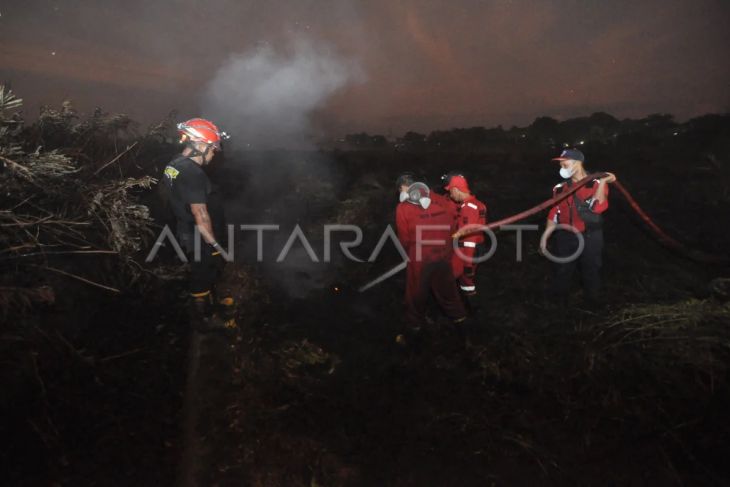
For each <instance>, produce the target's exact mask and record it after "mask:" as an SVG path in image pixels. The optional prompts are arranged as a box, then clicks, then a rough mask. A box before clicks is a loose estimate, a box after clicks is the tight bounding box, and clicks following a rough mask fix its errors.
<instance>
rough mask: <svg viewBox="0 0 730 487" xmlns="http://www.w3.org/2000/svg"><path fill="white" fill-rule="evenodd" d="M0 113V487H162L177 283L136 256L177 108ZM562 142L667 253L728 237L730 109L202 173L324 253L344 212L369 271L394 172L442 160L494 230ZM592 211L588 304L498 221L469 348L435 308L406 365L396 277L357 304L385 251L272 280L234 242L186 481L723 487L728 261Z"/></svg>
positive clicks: (179, 298) (543, 175) (171, 463)
mask: <svg viewBox="0 0 730 487" xmlns="http://www.w3.org/2000/svg"><path fill="white" fill-rule="evenodd" d="M20 107H21V101H20V100H19V99H17V98H15V96H14V95H13V94H12V93H11V92H10V91H9V90H7V89H5V88H2V90H0V179H1V180H2V189H3V191H2V196H1V197H0V268H1V269H2V274H1V277H0V316H2V325H0V360H1V361H2V368H1V369H0V380H1V381H2V388H3V395H2V398H1V399H0V413H1V414H2V418H3V419H2V422H1V423H0V428H1V433H2V438H3V442H4V448H3V450H2V452H1V453H0V471H2V472H3V473H2V474H0V475H2V476H3V477H2V479H1V480H2V482H4V483H7V484H8V485H170V484H172V483H174V482H175V480H176V476H177V472H178V468H179V463H180V461H181V458H183V450H184V449H185V448H184V447H185V445H183V442H184V436H183V433H182V427H181V422H182V411H183V391H184V387H185V381H186V377H185V374H186V350H187V342H188V336H189V333H190V331H189V329H188V323H187V313H186V309H185V298H184V296H185V289H186V283H185V281H184V279H183V278H184V266H182V265H180V264H179V263H177V262H175V261H174V259H173V257H174V255H173V253H172V251H171V250H170V249H167V248H165V249H163V251H162V252H161V255H160V256H159V258H158V259H156V260H155V261H153V262H152V263H145V262H144V258H145V256H146V254H147V252H148V251H149V249H150V246H151V244H152V242H154V240H155V238H156V235H157V234H158V232H159V230H160V228H161V226H162V225H163V224H165V223H167V222H168V221H169V220H168V219H167V218H168V217H167V216H166V215H167V213H166V210H165V208H164V204H163V202H162V201H161V199H160V197H159V195H158V192H157V189H156V184H155V183H156V179H157V178H158V176H159V175H160V174H161V171H162V168H163V167H164V165H165V164H166V163H167V162H168V160H169V159H170V158H171V157H172V156H173V155H174V154H175V153H176V152H177V151H178V148H177V147H176V146H175V145H174V144H173V142H174V140H173V139H172V137H173V136H174V130H173V127H172V122H171V120H172V118H170V119H169V120H166V121H163V122H162V123H160V124H158V125H155V126H152V127H150V128H148V129H146V130H141V129H140V127H139V126H138V125H137V124H135V123H134V122H133V121H131V120H130V119H129V118H128V117H126V116H124V115H112V114H107V113H104V112H102V111H101V110H97V111H96V112H94V113H93V114H91V116H89V117H80V116H79V114H77V113H76V112H75V111H74V109H73V107H72V105H71V104H70V103H65V104H63V105H62V106H61V107H60V108H44V109H43V110H42V111H41V114H40V116H39V118H38V120H37V121H36V122H34V123H32V124H26V123H24V121H23V119H22V117H21V116H20V115H19V113H20V112H19V109H20ZM234 143H235V141H234ZM563 143H567V144H570V145H578V146H580V147H581V149H582V150H584V151H585V153H586V154H587V155H588V166H589V167H590V168H591V169H595V170H609V171H612V172H615V173H616V174H617V175H618V177H619V178H620V179H621V180H622V182H624V184H625V185H626V186H627V187H628V188H629V189H630V190H631V191H632V192H633V193H634V195H635V196H636V197H637V199H639V200H640V202H641V204H642V205H643V206H645V208H646V210H647V211H648V213H650V214H651V215H652V216H653V217H655V219H656V221H657V223H658V224H659V225H660V226H662V227H663V228H665V229H666V230H667V231H668V232H669V233H671V234H672V235H674V236H676V237H678V238H680V239H681V240H682V241H683V242H684V243H687V244H688V245H691V246H694V247H696V248H700V249H702V250H704V251H706V252H714V253H726V252H727V249H728V248H730V233H729V232H728V230H727V228H726V226H725V222H726V221H727V213H728V210H729V209H730V116H727V115H707V116H704V117H700V118H696V119H693V120H690V121H688V122H684V123H677V122H675V121H674V120H673V119H672V117H671V116H670V115H654V116H649V117H647V118H645V119H642V120H621V121H620V120H617V119H615V118H614V117H612V116H610V115H607V114H594V115H591V116H590V117H585V118H580V119H574V120H567V121H563V122H558V121H556V120H553V119H550V118H547V117H543V118H539V119H537V120H535V122H534V123H533V124H531V125H530V126H529V127H525V128H517V127H515V128H512V129H508V130H505V129H502V128H501V127H498V128H491V129H488V128H481V127H478V128H472V129H458V130H452V131H440V132H433V133H431V134H428V135H425V134H416V133H408V134H406V135H404V136H403V137H401V138H399V139H397V140H388V139H387V138H385V137H374V136H370V135H368V134H355V135H351V136H348V137H346V138H344V139H342V140H340V141H337V142H335V143H332V144H329V143H328V144H323V148H322V149H321V150H319V151H311V152H284V151H281V152H276V151H270V152H254V151H241V152H237V151H235V150H228V151H227V153H226V154H225V157H224V159H223V160H220V161H217V162H215V163H214V167H213V171H212V174H211V176H212V179H213V181H214V182H215V183H217V184H218V185H219V186H220V189H221V191H222V192H223V194H224V195H225V196H226V199H227V204H228V207H227V210H228V214H229V217H230V218H231V222H232V223H236V224H239V223H249V224H250V223H272V222H274V223H282V225H290V226H293V225H295V224H299V225H300V226H301V228H302V229H304V231H305V233H306V235H307V237H308V239H309V241H310V243H311V244H312V246H313V248H315V249H317V252H318V254H319V257H320V260H321V258H322V254H321V252H320V249H322V244H323V242H322V239H323V237H322V234H321V225H323V224H325V223H340V224H356V225H359V226H361V227H362V228H363V232H364V237H365V238H364V242H363V244H362V246H361V247H362V248H358V249H355V250H354V251H353V252H354V253H355V254H356V255H357V256H358V257H361V258H363V259H367V257H368V255H369V254H370V250H372V248H373V246H374V245H375V244H376V242H377V240H378V238H379V237H380V235H381V233H382V230H383V229H384V228H385V226H386V225H387V224H388V223H391V220H392V214H393V208H394V206H395V191H394V189H393V179H394V177H395V175H396V174H397V173H398V172H400V171H403V170H411V171H416V172H418V173H422V174H424V175H425V176H426V178H427V179H429V180H430V181H431V182H432V183H435V182H436V181H437V178H438V176H439V175H440V174H441V173H443V172H446V171H447V170H449V169H454V168H458V169H461V170H463V171H465V172H466V173H467V174H468V175H469V176H470V177H471V179H472V180H473V181H474V189H475V192H476V193H477V195H478V196H480V197H481V198H482V199H483V200H485V201H486V203H487V204H488V206H489V217H490V220H496V219H498V218H501V217H505V216H508V215H511V214H513V213H515V212H517V211H520V210H523V209H525V208H527V207H529V206H532V205H534V204H536V203H537V202H539V201H542V200H543V199H545V198H547V197H549V196H550V188H551V187H552V185H553V184H554V182H555V179H556V178H557V173H556V171H555V167H554V166H552V165H550V164H549V163H548V162H546V161H547V160H548V159H549V157H550V156H552V155H554V152H555V150H556V148H559V147H560V146H562V144H563ZM262 174H263V175H265V177H264V178H263V179H266V180H274V181H276V188H277V191H276V194H275V195H272V193H271V188H270V187H267V186H265V185H262V184H258V182H259V181H261V180H262ZM611 205H612V206H611V209H610V210H609V213H608V214H607V220H606V253H605V264H604V270H605V273H604V281H605V284H606V293H605V294H606V296H605V297H606V301H607V303H606V306H605V308H603V309H601V310H599V311H595V310H589V309H586V308H585V307H584V306H583V302H582V299H581V295H580V292H579V291H577V290H576V296H575V299H574V300H573V301H572V302H571V307H570V308H569V309H556V308H555V307H554V306H551V304H550V303H544V302H543V301H542V291H543V288H544V284H545V282H544V281H545V277H546V276H547V274H548V273H549V266H548V264H547V263H546V262H545V261H544V259H542V258H541V257H540V256H539V255H538V254H537V235H536V234H535V235H530V234H526V235H525V238H524V243H523V249H522V250H523V260H522V262H515V245H516V238H515V235H514V234H509V233H505V234H500V235H499V239H500V240H499V248H498V251H497V253H496V254H495V256H494V258H493V259H491V260H490V261H488V262H487V263H486V264H484V265H482V266H481V267H480V270H479V275H478V279H479V288H480V300H481V302H482V303H481V304H482V308H483V311H482V313H481V314H480V316H479V323H480V331H479V333H478V334H477V336H475V337H474V340H473V342H474V343H473V346H472V347H470V348H469V349H468V350H466V351H464V350H463V349H461V348H460V347H459V346H458V342H457V340H456V338H455V337H454V336H452V335H451V334H450V332H449V329H448V326H447V324H446V322H445V321H444V319H442V318H441V317H440V315H439V311H438V310H437V309H433V310H431V315H432V316H433V317H434V323H433V325H431V326H430V328H429V330H428V336H429V338H428V340H427V341H426V343H425V345H424V348H423V350H422V351H421V353H419V354H412V353H409V352H405V351H403V350H401V349H399V348H398V347H397V346H396V345H395V344H394V343H393V338H394V336H395V334H396V333H397V332H398V330H399V326H400V314H401V293H402V277H396V278H395V279H392V280H389V281H387V282H385V283H384V284H382V285H380V286H377V287H375V288H373V289H372V290H370V291H368V292H367V293H357V292H356V289H357V287H358V286H359V285H361V284H363V283H364V282H366V281H367V280H368V279H370V278H372V277H375V276H377V275H378V274H379V273H381V272H383V271H384V270H387V269H388V268H389V267H391V266H393V265H395V264H397V263H398V256H397V253H396V252H395V250H394V249H390V250H387V251H386V252H384V253H383V255H382V256H381V258H380V259H379V260H378V261H376V262H374V263H364V264H363V263H356V262H350V261H347V260H345V259H342V258H341V256H340V257H337V256H335V258H334V259H333V262H331V263H328V264H325V263H323V262H320V263H318V264H317V265H306V266H304V265H298V264H297V262H296V259H295V261H294V262H292V261H289V262H284V263H282V265H281V266H279V267H277V265H275V264H274V263H272V262H269V261H267V262H263V263H261V264H257V263H256V262H255V251H251V242H252V241H254V240H255V237H252V236H251V235H250V234H248V235H244V234H243V233H241V234H237V240H236V242H237V247H236V251H237V252H236V254H237V258H236V262H235V263H233V264H229V266H228V268H227V272H226V276H225V279H224V285H225V286H226V287H227V288H228V289H230V290H231V291H232V293H233V294H234V295H235V297H236V299H237V301H238V302H239V303H240V304H239V312H238V317H237V321H238V324H239V330H238V332H237V333H236V334H235V335H234V336H229V337H218V338H211V339H210V341H209V342H208V345H207V348H206V349H205V350H203V352H202V358H201V360H202V362H201V363H202V364H203V367H202V370H201V374H203V378H204V380H203V381H202V382H203V383H204V384H205V385H204V386H203V388H202V390H201V391H199V394H200V396H201V397H203V398H204V399H203V401H202V408H201V411H200V414H199V416H200V418H201V420H200V423H199V424H197V425H196V430H195V434H196V435H197V442H196V443H197V446H196V448H197V450H196V452H195V453H196V456H197V458H198V463H199V469H198V470H197V471H196V472H194V475H195V476H196V480H197V481H198V483H199V484H200V485H261V486H270V485H275V486H278V485H282V486H284V485H286V486H296V485H302V486H304V485H307V486H315V485H317V486H349V485H538V484H547V485H566V484H569V485H570V484H577V485H625V484H632V483H645V484H650V485H652V484H653V485H689V484H691V485H722V484H725V483H727V482H730V470H728V465H727V462H726V451H727V445H728V444H730V427H729V426H728V422H727V418H726V416H727V411H728V409H729V408H730V375H729V372H728V370H729V367H730V304H729V302H728V296H729V294H730V290H729V289H730V286H729V285H728V281H727V277H728V274H727V272H728V269H727V267H722V266H708V265H706V264H698V263H695V262H692V261H689V260H687V259H685V258H684V257H682V256H680V255H677V254H674V253H672V252H671V251H669V250H667V249H664V248H662V247H661V246H660V245H659V244H657V243H656V241H654V240H653V239H652V237H651V236H650V235H649V234H648V233H647V232H646V231H645V229H644V228H643V227H642V226H641V223H640V222H639V221H638V219H636V218H635V216H634V215H633V214H632V212H631V210H630V208H628V206H626V205H624V204H622V202H621V201H620V200H619V198H618V197H616V198H614V199H612V202H611ZM543 219H544V215H541V216H539V217H536V218H534V219H532V220H530V221H529V222H528V223H538V224H541V223H542V220H543ZM286 234H287V235H285V237H284V238H286V236H288V232H286ZM238 237H240V238H238ZM281 244H283V242H280V243H279V245H278V246H277V245H273V246H270V247H266V253H267V255H268V254H269V253H273V254H274V255H273V257H272V256H270V255H269V256H268V258H269V260H271V259H272V258H275V257H276V254H278V251H279V250H280V248H281ZM295 247H296V246H295ZM337 253H338V250H337V249H333V254H337ZM576 289H577V288H576Z"/></svg>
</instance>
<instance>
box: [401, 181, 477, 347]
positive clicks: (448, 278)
mask: <svg viewBox="0 0 730 487" xmlns="http://www.w3.org/2000/svg"><path fill="white" fill-rule="evenodd" d="M396 186H397V188H398V191H399V193H400V198H399V199H400V203H399V204H398V206H397V207H396V212H395V221H396V230H397V233H398V240H399V241H400V243H401V245H402V246H403V249H404V250H405V251H406V254H407V256H408V267H407V268H406V273H407V276H406V293H405V312H406V322H407V327H406V331H405V333H404V334H402V335H398V337H396V342H398V343H401V344H409V343H410V344H411V345H414V342H416V343H417V342H418V341H419V340H420V336H421V329H422V326H423V325H424V324H425V322H426V304H427V302H428V298H429V296H430V295H431V294H432V293H433V295H434V297H435V298H436V300H437V301H438V303H439V305H440V306H441V309H442V310H443V312H444V313H445V314H446V315H447V316H448V317H449V318H450V319H451V321H452V323H453V325H454V327H455V331H456V332H457V333H458V334H459V335H460V336H461V337H462V338H464V339H466V329H465V327H466V326H467V323H466V321H467V320H466V318H467V316H466V310H465V309H464V303H463V302H462V300H461V297H460V296H459V291H458V289H457V288H456V282H455V281H454V278H453V274H452V270H451V258H452V255H453V252H454V249H453V247H452V240H451V234H452V233H453V229H454V215H453V212H452V210H451V209H450V208H449V207H448V206H447V205H446V198H445V197H443V196H437V195H436V194H432V193H431V191H430V189H429V188H428V186H426V185H425V184H424V183H422V182H418V181H416V180H415V178H414V176H413V175H412V174H408V173H407V174H402V175H401V176H399V177H398V179H397V182H396ZM432 196H433V199H432Z"/></svg>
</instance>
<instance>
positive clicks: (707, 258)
mask: <svg viewBox="0 0 730 487" xmlns="http://www.w3.org/2000/svg"><path fill="white" fill-rule="evenodd" d="M604 176H607V174H606V173H595V174H589V175H588V176H586V177H584V178H583V179H581V180H580V181H578V182H577V183H575V184H573V185H571V186H570V187H569V188H568V190H567V191H563V192H561V193H560V194H558V195H557V196H554V197H552V198H550V199H548V200H545V201H543V202H542V203H540V204H539V205H536V206H533V207H532V208H530V209H528V210H525V211H522V212H520V213H516V214H514V215H512V216H509V217H507V218H503V219H501V220H498V221H496V222H492V223H487V224H486V225H474V226H473V227H472V229H473V230H472V231H471V232H470V231H469V226H467V227H464V229H462V230H461V231H460V234H461V236H464V235H468V234H470V233H478V232H483V231H487V230H497V229H499V228H500V227H503V226H505V225H510V224H512V223H515V222H518V221H520V220H524V219H525V218H528V217H530V216H532V215H534V214H536V213H539V212H541V211H543V210H545V209H547V208H551V207H553V206H555V205H557V204H558V203H560V202H561V201H563V200H565V199H566V198H569V197H571V196H572V195H573V193H575V192H576V191H578V190H579V189H580V188H582V187H583V186H585V185H586V184H588V183H590V182H591V181H593V180H595V179H600V178H602V177H604ZM611 184H612V185H613V186H614V187H615V188H616V189H617V190H618V191H619V192H620V193H621V194H622V195H623V196H624V198H626V201H627V202H628V203H629V205H630V206H631V208H633V210H634V211H635V212H636V213H637V214H638V215H639V217H640V218H641V219H642V220H643V221H644V223H646V224H647V226H648V227H649V228H650V229H651V230H652V231H653V232H654V233H655V234H656V235H657V237H658V238H659V241H660V242H661V243H662V244H663V245H665V246H667V247H669V248H670V249H672V250H675V251H677V252H679V253H680V254H682V255H684V256H685V257H687V258H689V259H691V260H694V261H696V262H702V263H710V264H728V263H730V257H728V256H721V255H713V254H708V253H705V252H701V251H699V250H693V249H690V248H689V247H687V246H686V245H684V244H683V243H681V242H679V241H678V240H675V239H674V238H672V237H670V236H669V235H667V234H666V233H665V232H664V231H663V230H662V229H661V228H659V226H658V225H657V224H656V223H654V221H653V220H652V219H651V218H649V215H647V214H646V212H645V211H644V210H643V209H642V208H641V207H640V206H639V204H638V203H637V202H636V200H635V199H634V198H633V197H632V196H631V194H630V193H629V192H628V190H627V189H626V188H625V187H624V186H623V185H622V184H621V183H620V182H618V181H614V182H613V183H611ZM406 266H407V263H406V262H401V263H400V264H398V265H397V266H395V267H393V268H392V269H390V270H389V271H388V272H386V273H384V274H383V275H381V276H380V277H378V278H377V279H375V280H373V281H370V282H369V283H367V284H366V285H364V286H362V287H361V288H360V289H359V291H360V292H363V291H367V290H368V289H370V288H371V287H373V286H375V285H376V284H379V283H381V282H383V281H384V280H385V279H388V278H389V277H391V276H393V275H395V274H397V273H398V272H400V271H402V270H403V269H405V268H406Z"/></svg>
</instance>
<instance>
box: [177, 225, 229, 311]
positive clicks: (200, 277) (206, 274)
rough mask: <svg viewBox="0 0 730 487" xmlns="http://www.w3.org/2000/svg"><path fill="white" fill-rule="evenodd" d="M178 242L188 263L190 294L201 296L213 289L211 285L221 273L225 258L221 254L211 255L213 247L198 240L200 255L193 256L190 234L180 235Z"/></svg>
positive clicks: (193, 249)
mask: <svg viewBox="0 0 730 487" xmlns="http://www.w3.org/2000/svg"><path fill="white" fill-rule="evenodd" d="M180 244H181V245H182V247H183V249H185V254H186V256H187V258H188V262H189V263H190V294H191V295H193V296H196V295H197V296H201V295H205V294H206V293H210V292H212V291H213V287H214V286H215V284H216V282H217V281H218V279H219V278H220V276H221V274H222V273H223V267H224V266H225V260H224V259H223V257H222V256H221V255H213V253H214V252H215V249H214V248H213V247H211V246H210V245H209V244H207V243H206V242H204V241H202V240H201V242H200V256H199V258H198V259H196V258H195V247H194V245H195V244H194V240H193V237H192V235H191V236H189V237H188V236H184V235H181V236H180Z"/></svg>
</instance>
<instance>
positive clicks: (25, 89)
mask: <svg viewBox="0 0 730 487" xmlns="http://www.w3.org/2000/svg"><path fill="white" fill-rule="evenodd" d="M0 14H1V16H0V80H3V81H10V82H11V83H12V85H13V87H14V89H15V91H16V92H18V94H19V95H21V96H22V97H23V98H25V100H26V105H27V108H28V111H29V112H31V114H32V113H33V112H35V110H37V107H38V105H39V104H42V103H51V104H59V103H60V102H61V101H62V100H63V99H64V98H67V97H69V98H71V99H73V100H74V102H75V103H76V105H77V106H78V107H79V108H81V109H82V110H89V109H90V108H91V107H93V106H95V105H101V106H102V107H103V108H104V109H106V110H108V111H113V112H117V111H121V112H126V113H129V114H131V115H132V116H133V117H135V118H137V119H140V120H143V121H150V120H153V119H158V118H161V117H163V116H164V115H165V114H166V113H167V112H168V111H169V110H171V109H173V108H178V109H179V110H180V111H181V112H182V114H184V115H185V114H192V113H194V112H195V111H197V110H198V109H203V110H204V107H201V106H200V104H201V100H202V97H201V90H202V89H203V87H204V86H205V82H206V79H207V78H208V77H210V76H212V75H213V74H214V73H215V72H216V70H217V69H218V68H219V67H220V66H221V65H222V64H223V63H224V62H225V61H226V60H227V59H228V58H229V57H230V56H231V55H234V54H236V53H243V52H246V51H247V50H250V49H252V48H253V47H255V46H258V45H270V46H273V47H274V48H278V47H279V46H285V45H286V44H287V42H291V39H292V38H308V39H314V40H316V41H321V42H325V43H328V44H330V45H332V46H333V48H334V49H336V51H337V52H338V53H339V55H341V56H343V57H344V58H346V59H348V60H353V61H354V62H357V63H359V65H360V66H361V68H362V71H363V73H364V77H363V78H362V79H361V80H359V81H357V82H355V83H351V84H349V85H347V86H346V87H344V88H343V89H341V90H340V91H339V92H338V93H337V94H336V95H335V96H334V97H332V98H331V99H329V100H328V103H327V105H326V106H324V107H322V108H321V110H320V111H319V113H318V118H319V119H320V120H321V121H322V122H323V123H324V124H325V125H326V126H328V127H330V129H331V130H332V131H333V132H336V133H343V132H347V131H353V130H369V131H380V132H388V131H389V130H392V131H393V132H395V133H399V132H402V131H404V130H406V129H418V130H429V129H434V128H449V127H453V126H472V125H487V126H490V125H496V124H504V125H506V126H508V125H511V124H518V125H524V124H527V123H529V122H530V121H532V120H533V119H534V118H535V117H536V116H540V115H550V116H554V117H557V118H566V117H570V116H576V115H587V114H589V113H591V112H593V111H599V110H602V111H607V112H609V113H612V114H614V115H616V116H619V117H639V116H644V115H647V114H649V113H654V112H670V113H673V114H675V115H676V116H677V118H678V119H680V120H683V119H686V118H688V117H691V116H695V115H698V114H702V113H706V112H726V111H730V91H729V90H728V87H729V86H730V63H728V59H730V56H729V53H730V49H729V47H730V42H729V41H730V2H728V1H726V0H649V1H629V0H615V1H599V0H584V1H578V0H555V1H537V0H535V1H517V0H515V1H507V0H494V1H480V0H362V1H355V0H288V1H284V0H249V1H246V0H208V1H206V2H203V1H194V0H155V1H150V0H125V1H113V2H112V1H103V0H55V1H53V0H2V1H1V2H0Z"/></svg>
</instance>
